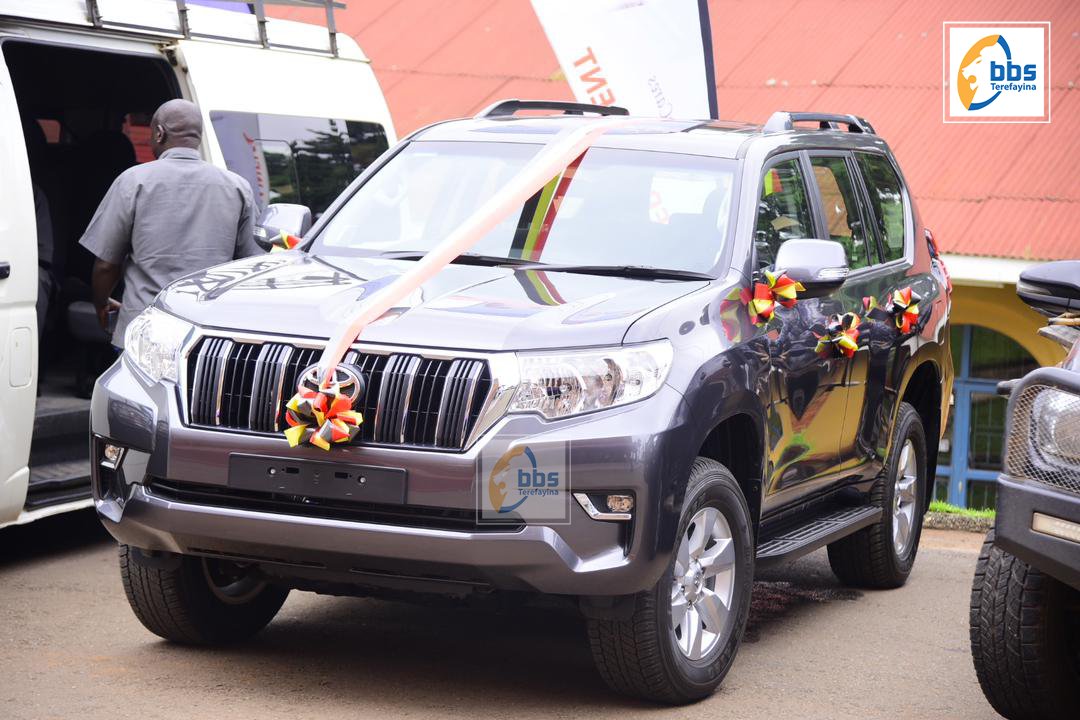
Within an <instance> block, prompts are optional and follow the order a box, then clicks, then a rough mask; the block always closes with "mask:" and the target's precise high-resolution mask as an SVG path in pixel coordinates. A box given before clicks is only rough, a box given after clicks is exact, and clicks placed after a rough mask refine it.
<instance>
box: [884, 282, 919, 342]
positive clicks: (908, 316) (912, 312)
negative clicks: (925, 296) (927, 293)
mask: <svg viewBox="0 0 1080 720" xmlns="http://www.w3.org/2000/svg"><path fill="white" fill-rule="evenodd" d="M921 299H922V298H920V297H919V296H918V295H917V294H916V293H915V292H913V291H912V289H911V286H910V285H909V286H908V287H906V288H903V289H902V290H893V293H892V296H891V297H890V298H889V303H888V308H887V309H888V311H889V313H890V314H892V315H893V316H894V317H895V318H896V327H897V328H899V329H900V332H901V333H902V334H904V335H907V334H908V333H909V332H911V329H912V327H913V326H914V324H915V323H916V322H917V321H918V320H919V300H921Z"/></svg>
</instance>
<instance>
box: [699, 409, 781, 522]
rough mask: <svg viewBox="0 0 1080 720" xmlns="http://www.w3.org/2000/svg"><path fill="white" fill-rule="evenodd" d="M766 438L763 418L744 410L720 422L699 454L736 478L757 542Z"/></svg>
mask: <svg viewBox="0 0 1080 720" xmlns="http://www.w3.org/2000/svg"><path fill="white" fill-rule="evenodd" d="M764 439H765V433H764V428H763V427H762V423H761V421H760V419H759V418H756V417H754V415H752V414H750V413H748V412H742V411H740V412H734V413H732V414H730V415H727V416H725V417H724V419H722V420H720V421H719V422H717V423H716V424H715V425H714V426H713V427H712V429H711V430H709V432H708V434H707V435H706V436H705V438H704V440H703V441H702V443H701V446H700V448H699V449H698V455H700V456H702V457H707V458H710V459H712V460H715V461H716V462H718V463H720V464H721V465H723V466H724V467H726V468H727V469H728V470H730V471H731V474H732V475H734V476H735V480H736V481H737V482H738V483H739V487H740V488H741V489H742V492H743V497H745V498H746V505H747V507H748V508H749V509H750V518H751V521H752V526H753V531H754V536H755V539H756V537H757V529H758V520H759V519H760V516H761V483H762V478H763V477H764V463H765V448H764Z"/></svg>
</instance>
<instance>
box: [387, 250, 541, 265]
mask: <svg viewBox="0 0 1080 720" xmlns="http://www.w3.org/2000/svg"><path fill="white" fill-rule="evenodd" d="M425 255H427V253H426V252H424V251H423V250H393V251H390V252H384V253H379V257H381V258H389V259H391V260H419V259H420V258H422V257H424V256H425ZM450 262H451V263H453V264H455V265H482V266H485V267H498V266H500V265H514V266H518V265H536V266H537V267H546V266H545V265H544V264H543V263H538V262H536V261H534V260H526V259H524V258H511V257H500V256H498V255H480V254H478V253H462V254H461V255H458V256H457V257H456V258H454V259H453V260H451V261H450Z"/></svg>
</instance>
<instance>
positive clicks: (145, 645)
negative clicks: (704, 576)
mask: <svg viewBox="0 0 1080 720" xmlns="http://www.w3.org/2000/svg"><path fill="white" fill-rule="evenodd" d="M980 541H981V538H980V537H979V536H977V535H974V534H969V533H957V532H945V531H927V533H926V535H925V536H924V539H923V549H922V550H921V551H920V553H919V559H918V562H917V564H916V568H915V572H914V573H913V575H912V578H911V580H910V582H909V583H908V585H907V586H906V587H904V588H902V589H900V590H895V591H891V592H881V593H876V592H875V593H854V592H850V591H846V590H843V589H842V588H839V587H838V586H837V585H836V582H835V581H834V580H833V577H832V575H831V574H830V572H829V569H828V562H827V560H826V558H825V555H824V553H823V552H819V553H815V554H813V555H810V556H808V557H806V558H803V559H801V560H798V561H796V562H794V563H791V564H789V565H787V566H785V567H782V568H779V569H777V570H774V571H771V572H769V573H768V575H767V576H766V577H765V578H763V579H762V581H761V582H759V583H758V585H757V586H756V587H755V591H754V606H753V614H752V618H751V627H750V630H749V635H748V641H747V642H746V643H744V645H743V647H742V649H741V651H740V653H739V657H738V659H737V660H736V662H735V666H734V668H733V669H732V671H731V673H730V674H729V675H728V678H727V680H726V682H725V683H724V686H723V688H722V690H721V692H720V693H719V694H717V695H716V696H715V697H713V698H711V699H710V700H708V701H706V702H703V703H700V704H698V705H695V706H691V707H685V708H662V709H657V708H654V707H651V706H648V705H645V704H642V703H637V702H632V701H627V700H622V699H620V698H617V697H614V696H612V695H610V694H609V693H608V692H607V691H606V690H604V688H603V686H602V684H601V681H600V679H599V678H598V677H597V676H596V673H595V671H594V670H593V668H592V665H591V661H590V658H589V654H588V650H587V648H586V647H585V645H584V642H583V628H582V624H581V622H580V621H579V620H577V619H576V618H573V617H569V616H567V615H565V614H562V613H559V612H555V611H548V610H535V611H519V612H517V613H516V614H492V613H483V612H478V611H470V610H454V609H430V608H423V607H416V606H411V605H404V604H393V603H385V602H379V601H374V600H361V599H350V598H332V597H320V596H316V595H312V594H308V593H294V594H293V595H292V596H291V597H290V599H289V601H288V602H287V603H286V605H285V607H284V608H283V610H282V612H281V614H280V615H279V616H278V617H277V619H276V620H275V621H274V622H273V623H272V624H271V625H270V627H269V628H268V629H267V630H266V631H264V632H263V633H262V634H261V635H259V636H258V637H257V638H256V639H255V640H254V641H253V642H251V643H249V644H247V645H245V646H242V647H236V648H231V649H228V650H214V651H210V650H198V649H190V648H182V647H174V646H171V645H168V644H166V643H164V642H162V641H160V640H158V639H157V638H156V637H154V636H152V635H151V634H150V633H148V632H146V631H145V630H144V629H143V628H142V626H141V625H139V623H138V621H137V620H136V619H135V617H134V616H133V615H132V614H131V612H130V611H129V609H128V607H127V602H126V601H125V599H124V594H123V590H122V588H121V586H120V578H119V575H118V573H117V569H116V553H115V549H114V546H113V544H112V542H111V541H110V540H109V539H108V537H107V536H106V535H105V533H104V531H102V530H101V529H100V526H98V525H97V522H96V520H95V519H94V517H93V515H92V513H89V512H87V513H84V514H79V515H75V516H68V517H64V518H53V519H49V520H45V521H41V522H39V523H36V524H35V525H32V526H30V527H26V528H14V529H8V530H3V531H0V717H3V718H11V719H13V720H14V719H16V718H33V719H35V720H38V719H41V718H87V719H90V718H108V719H109V720H116V719H117V718H140V719H141V718H211V717H228V718H258V719H259V720H271V719H274V718H288V719H289V720H299V719H300V718H312V717H327V718H331V717H332V718H339V717H378V718H380V720H391V719H397V718H427V717H462V718H472V717H480V716H488V717H510V716H514V717H515V718H534V717H535V718H544V719H545V720H549V719H551V718H578V717H586V716H588V717H590V718H591V717H612V718H616V717H617V718H619V719H620V720H624V719H625V718H629V717H631V716H635V717H646V716H647V717H650V718H725V719H726V718H768V719H769V720H780V719H781V718H990V717H995V716H994V714H993V712H992V711H991V709H990V706H989V705H987V703H986V701H985V700H984V699H983V697H982V694H981V693H980V692H979V687H978V684H977V683H976V680H975V674H974V671H973V670H972V667H971V660H970V657H969V655H968V642H967V619H966V615H967V602H968V588H969V584H970V582H971V574H972V570H973V568H974V565H975V556H976V553H977V551H978V545H979V542H980Z"/></svg>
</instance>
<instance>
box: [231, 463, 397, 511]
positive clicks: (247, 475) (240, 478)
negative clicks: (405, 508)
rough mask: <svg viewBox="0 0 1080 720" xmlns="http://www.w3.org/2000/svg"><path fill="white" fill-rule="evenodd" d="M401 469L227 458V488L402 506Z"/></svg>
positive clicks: (349, 464) (347, 464)
mask: <svg viewBox="0 0 1080 720" xmlns="http://www.w3.org/2000/svg"><path fill="white" fill-rule="evenodd" d="M407 478H408V474H407V473H406V471H405V469H404V468H387V467H377V466H374V465H354V464H351V463H341V462H333V461H324V460H301V459H297V458H282V457H269V456H265V455H242V454H238V453H234V454H232V455H230V456H229V482H228V484H229V487H231V488H236V489H237V490H251V491H256V492H272V493H279V494H283V495H298V496H302V497H313V498H322V499H324V500H345V501H353V502H369V503H382V504H394V505H403V504H404V503H405V492H406V489H407Z"/></svg>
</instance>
